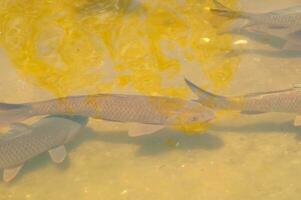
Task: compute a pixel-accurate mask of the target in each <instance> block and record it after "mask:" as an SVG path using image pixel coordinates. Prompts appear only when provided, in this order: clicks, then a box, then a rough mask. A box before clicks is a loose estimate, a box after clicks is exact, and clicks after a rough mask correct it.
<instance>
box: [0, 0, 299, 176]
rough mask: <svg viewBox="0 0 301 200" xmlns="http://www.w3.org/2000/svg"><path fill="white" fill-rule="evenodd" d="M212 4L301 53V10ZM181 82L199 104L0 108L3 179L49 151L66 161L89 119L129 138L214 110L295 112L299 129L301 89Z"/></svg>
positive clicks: (80, 101)
mask: <svg viewBox="0 0 301 200" xmlns="http://www.w3.org/2000/svg"><path fill="white" fill-rule="evenodd" d="M95 2H96V1H95ZM213 3H214V5H215V7H214V8H211V9H210V11H211V12H212V13H213V14H216V15H220V16H225V17H228V18H231V19H236V18H243V19H245V20H247V23H246V24H245V25H243V26H242V27H240V28H241V29H248V30H250V31H253V32H260V33H263V34H268V35H274V36H277V37H280V38H282V39H284V40H285V41H286V44H285V46H284V47H283V48H284V49H289V50H290V49H292V46H294V47H296V46H298V45H299V43H300V50H301V6H296V7H291V8H286V9H281V10H276V11H271V12H267V13H249V12H242V11H234V10H231V9H229V8H227V7H226V6H224V5H223V4H222V3H220V2H218V1H216V0H213ZM98 4H99V2H98ZM98 4H97V5H96V4H93V2H92V3H90V4H87V5H86V6H85V7H84V8H82V10H81V12H83V13H85V14H87V13H90V12H92V11H93V13H94V14H97V13H99V12H103V10H98V7H101V8H103V6H100V5H98ZM110 6H111V5H110V4H108V7H110ZM292 44H294V45H292ZM297 49H298V48H297ZM294 50H295V48H294ZM185 81H186V84H187V86H188V87H189V88H190V89H191V91H192V92H193V93H195V94H196V95H197V99H195V100H186V99H180V98H174V97H167V96H144V95H129V94H97V95H86V96H67V97H64V98H57V99H51V100H46V101H38V102H30V103H23V104H9V103H0V126H10V127H11V128H10V130H9V131H8V132H7V133H6V134H4V135H3V136H2V137H1V138H0V168H1V169H3V170H4V172H3V180H4V181H5V182H9V181H11V180H12V179H14V178H15V177H16V175H17V174H18V172H19V171H20V170H21V169H22V167H23V165H24V164H25V163H26V162H27V161H29V160H30V159H32V158H34V157H36V156H37V155H39V154H41V153H44V152H49V155H50V157H51V159H52V160H53V161H54V162H55V163H61V162H63V161H64V159H65V158H66V156H67V153H66V149H65V147H64V145H65V144H66V143H68V142H69V141H71V140H72V139H73V138H74V137H75V136H76V135H77V134H79V133H80V130H81V129H82V128H83V127H85V126H86V124H87V123H88V119H89V118H95V119H101V120H105V121H111V122H118V123H127V124H129V130H128V135H129V136H143V135H148V134H152V133H155V132H157V131H159V130H161V129H163V128H174V127H175V126H178V125H186V124H191V123H206V122H209V121H211V120H213V119H215V118H216V115H215V112H216V111H217V110H237V111H239V112H241V113H242V114H253V115H254V114H261V113H267V112H283V113H295V114H296V115H297V116H296V118H295V121H294V125H295V126H301V87H300V86H295V87H293V88H290V89H286V90H279V91H271V92H261V93H253V94H247V95H242V96H234V97H225V96H219V95H216V94H213V93H211V92H209V91H206V90H204V89H202V88H200V87H198V86H197V85H196V84H194V83H193V82H191V81H190V80H188V79H185ZM35 116H47V117H44V118H42V119H40V120H39V121H37V122H36V123H34V124H32V125H26V124H25V123H21V122H22V121H24V120H26V119H29V118H32V117H35Z"/></svg>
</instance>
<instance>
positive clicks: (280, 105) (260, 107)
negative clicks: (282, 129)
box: [186, 80, 301, 126]
mask: <svg viewBox="0 0 301 200" xmlns="http://www.w3.org/2000/svg"><path fill="white" fill-rule="evenodd" d="M186 83H187V85H188V86H189V87H190V88H191V90H192V91H193V92H194V93H195V94H196V95H197V96H198V97H199V99H198V102H200V103H201V104H203V105H205V106H208V107H210V108H216V109H230V110H239V111H240V112H241V113H242V114H261V113H267V112H283V113H296V114H298V116H297V117H296V118H295V122H294V125H295V126H301V87H300V85H296V86H295V87H294V88H290V89H286V90H278V91H271V92H261V93H252V94H248V95H244V96H236V97H225V96H219V95H215V94H212V93H210V92H208V91H206V90H204V89H201V88H199V87H197V86H196V85H195V84H193V83H192V82H190V81H189V80H186Z"/></svg>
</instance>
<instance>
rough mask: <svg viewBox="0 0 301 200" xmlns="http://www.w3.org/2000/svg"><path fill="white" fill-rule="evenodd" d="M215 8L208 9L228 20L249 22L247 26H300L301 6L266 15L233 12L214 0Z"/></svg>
mask: <svg viewBox="0 0 301 200" xmlns="http://www.w3.org/2000/svg"><path fill="white" fill-rule="evenodd" d="M213 2H214V4H215V5H216V8H212V9H210V10H211V11H212V12H213V13H216V14H218V15H222V16H226V17H229V18H244V19H248V20H249V24H247V26H254V25H266V26H268V27H270V28H275V29H277V28H279V29H280V28H287V27H290V26H300V25H301V6H295V7H290V8H286V9H280V10H275V11H272V12H267V13H249V12H241V11H234V10H231V9H229V8H227V7H226V6H224V5H223V4H221V3H219V2H218V1H216V0H214V1H213Z"/></svg>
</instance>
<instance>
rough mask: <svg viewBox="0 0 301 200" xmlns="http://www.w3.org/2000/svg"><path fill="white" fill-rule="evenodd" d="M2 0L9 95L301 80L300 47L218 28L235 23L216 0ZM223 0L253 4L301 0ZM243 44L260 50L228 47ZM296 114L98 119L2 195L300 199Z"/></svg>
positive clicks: (239, 89)
mask: <svg viewBox="0 0 301 200" xmlns="http://www.w3.org/2000/svg"><path fill="white" fill-rule="evenodd" d="M0 2H1V3H0V5H2V6H1V8H0V45H1V51H0V55H1V60H0V66H1V67H0V91H1V92H0V101H1V102H6V103H26V102H33V101H40V100H47V99H51V98H57V97H63V96H70V95H87V94H98V93H122V94H140V95H154V96H157V95H161V96H162V95H163V96H172V97H181V98H185V99H193V98H196V97H195V96H194V94H193V93H192V92H191V91H190V90H189V88H188V87H187V86H186V85H185V82H184V77H186V78H188V79H189V80H192V81H193V82H195V83H196V84H197V85H199V86H202V87H204V88H206V89H209V90H211V91H214V92H216V93H219V94H222V95H241V94H246V93H250V92H259V91H270V90H279V89H285V88H289V87H291V86H292V85H294V84H298V83H301V81H300V77H301V67H300V66H299V63H300V54H298V53H297V54H291V53H278V52H270V50H272V51H273V48H272V47H271V46H269V45H267V44H266V43H264V42H262V41H256V40H253V39H250V38H248V37H247V36H245V35H231V34H225V35H221V34H219V32H220V31H221V30H223V29H224V28H225V27H227V26H231V24H229V20H227V19H226V18H224V17H220V16H216V15H214V14H212V13H211V12H210V11H209V9H208V8H210V7H212V6H213V5H214V4H213V3H212V1H209V0H208V1H207V0H206V1H205V0H166V1H160V0H152V1H148V0H140V1H139V0H136V1H134V0H133V1H130V0H124V1H122V0H103V1H100V0H99V1H97V0H90V1H88V0H87V1H86V0H63V1H56V0H49V1H36V0H31V1H24V0H22V1H21V0H14V1H7V0H0ZM221 2H222V3H223V4H225V5H227V6H229V7H231V8H235V9H241V10H245V11H253V12H255V11H256V12H265V11H270V10H275V9H281V8H287V7H289V6H294V5H298V3H300V2H299V1H297V0H290V1H287V0H286V1H285V0H278V1H276V2H275V1H274V0H265V1H259V0H254V1H247V0H241V1H235V0H223V1H221ZM234 49H236V50H237V49H251V50H250V51H249V52H248V53H238V54H237V55H235V56H229V54H227V53H229V52H230V51H232V50H234ZM254 49H260V51H256V50H254ZM267 52H268V53H267ZM294 117H295V115H291V114H279V113H271V114H263V115H248V116H247V115H239V114H238V113H232V112H222V113H218V114H217V119H216V120H214V121H212V122H210V124H209V125H207V126H206V129H205V130H204V129H202V131H196V130H194V129H195V127H188V129H187V127H186V129H185V130H186V131H185V133H182V132H181V131H179V130H171V129H163V130H160V131H159V132H158V133H155V134H152V135H146V136H141V137H129V136H128V135H127V130H128V124H123V123H115V122H108V121H102V120H97V119H90V120H89V123H88V124H87V127H86V128H84V129H82V130H81V131H80V134H79V135H78V136H77V137H76V138H74V139H73V140H72V141H71V142H70V143H68V144H67V145H66V148H67V152H68V158H67V159H66V160H65V161H64V162H63V163H62V164H55V163H53V162H52V161H51V159H50V158H49V155H48V154H47V153H44V154H41V155H39V156H38V157H35V158H34V159H32V160H30V161H28V162H26V164H25V166H24V168H23V169H22V170H21V172H20V173H19V174H18V176H17V177H16V178H15V179H14V180H13V181H12V182H10V183H4V182H1V183H0V199H1V200H2V199H3V200H6V199H13V200H21V199H32V200H40V199H45V200H47V199H57V200H65V199H74V200H85V199H87V200H88V199H89V200H94V199H95V200H96V199H107V200H115V199H116V200H117V199H118V200H119V199H129V200H136V199H137V200H138V199H145V200H147V199H160V200H161V199H162V200H165V199H166V200H167V199H173V200H177V199H190V200H201V199H202V200H241V199H244V200H253V199H254V200H255V199H256V200H260V199H262V200H268V199H272V200H286V199H298V198H300V197H301V195H300V191H301V185H300V184H299V180H300V179H301V157H300V156H301V137H300V131H299V128H297V127H294V126H293V119H294ZM37 119H38V118H34V119H30V120H28V121H25V123H27V124H31V123H33V122H35V121H36V120H37ZM7 129H8V128H7V127H3V128H1V129H0V130H1V132H2V133H3V134H5V133H6V131H7Z"/></svg>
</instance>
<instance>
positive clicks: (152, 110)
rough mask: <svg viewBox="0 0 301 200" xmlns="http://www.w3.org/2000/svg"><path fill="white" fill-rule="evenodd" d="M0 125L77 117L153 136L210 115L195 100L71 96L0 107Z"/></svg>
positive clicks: (137, 96)
mask: <svg viewBox="0 0 301 200" xmlns="http://www.w3.org/2000/svg"><path fill="white" fill-rule="evenodd" d="M1 109H2V112H0V126H1V125H2V126H3V125H7V124H11V123H15V122H18V121H22V120H25V119H27V118H30V117H33V116H37V115H57V114H65V115H81V116H86V117H92V118H97V119H103V120H107V121H114V122H129V123H132V126H131V128H130V129H129V135H130V136H138V135H146V134H151V133H154V132H156V131H158V130H160V129H162V128H164V127H166V126H167V127H172V126H173V125H182V124H183V125H186V124H189V123H198V122H206V121H209V120H211V119H213V118H214V112H213V111H212V110H211V109H209V108H206V107H204V106H202V105H201V104H199V103H198V102H196V101H193V100H191V101H189V100H183V99H179V98H171V97H162V96H140V95H118V94H99V95H91V96H71V97H65V98H60V99H53V100H49V101H41V102H35V103H26V104H19V105H15V104H5V103H2V104H0V111H1Z"/></svg>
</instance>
